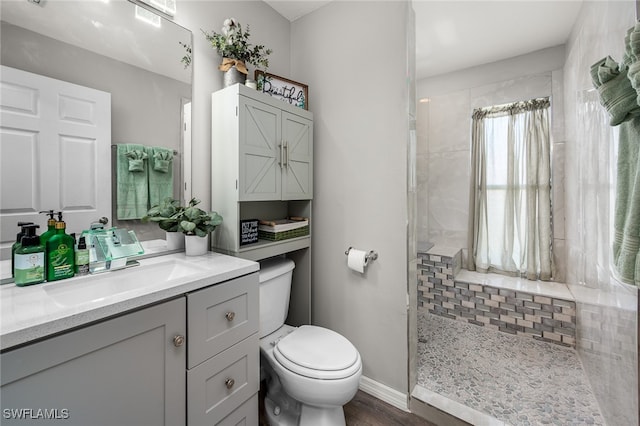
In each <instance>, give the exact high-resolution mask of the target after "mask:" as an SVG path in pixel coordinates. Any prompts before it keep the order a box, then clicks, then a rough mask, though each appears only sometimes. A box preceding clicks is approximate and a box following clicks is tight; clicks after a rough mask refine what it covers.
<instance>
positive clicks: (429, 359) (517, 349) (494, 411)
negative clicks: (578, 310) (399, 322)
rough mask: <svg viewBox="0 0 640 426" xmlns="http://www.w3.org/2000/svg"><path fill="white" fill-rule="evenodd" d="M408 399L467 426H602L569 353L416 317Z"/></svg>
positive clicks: (581, 373) (433, 318)
mask: <svg viewBox="0 0 640 426" xmlns="http://www.w3.org/2000/svg"><path fill="white" fill-rule="evenodd" d="M417 364H418V374H417V378H418V380H417V385H416V387H415V389H414V390H413V392H412V395H411V396H412V397H413V398H415V399H417V400H419V401H422V402H424V403H426V404H429V405H431V406H433V407H435V408H437V409H439V410H441V411H444V412H446V413H448V414H450V415H453V416H455V417H457V418H459V419H461V420H463V421H465V422H467V423H470V424H473V425H487V426H493V425H511V426H527V425H546V424H548V425H604V424H605V423H604V420H603V418H602V415H601V414H600V410H599V407H598V404H597V402H596V399H595V397H594V395H593V392H592V390H591V386H590V384H589V381H588V380H587V377H586V375H585V373H584V371H583V368H582V364H581V362H580V359H579V358H578V355H577V353H576V351H575V350H573V349H571V348H566V347H563V346H560V345H555V344H552V343H547V342H542V341H538V340H535V339H532V338H525V337H521V336H514V335H510V334H506V333H501V332H498V331H495V330H491V329H485V328H483V327H479V326H476V325H473V324H466V323H464V322H462V321H456V320H451V319H448V318H443V317H440V316H437V315H433V314H430V313H427V312H419V313H418V356H417Z"/></svg>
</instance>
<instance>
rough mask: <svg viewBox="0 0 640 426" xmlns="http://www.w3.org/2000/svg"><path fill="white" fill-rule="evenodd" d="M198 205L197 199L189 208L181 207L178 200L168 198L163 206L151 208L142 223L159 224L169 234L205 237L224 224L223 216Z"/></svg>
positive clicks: (193, 200) (194, 199) (192, 201)
mask: <svg viewBox="0 0 640 426" xmlns="http://www.w3.org/2000/svg"><path fill="white" fill-rule="evenodd" d="M198 204H200V200H199V199H197V198H192V199H191V201H189V205H188V206H187V207H183V206H180V202H179V201H178V200H173V199H171V198H166V199H165V200H164V201H163V202H162V203H161V204H159V205H157V206H153V207H151V208H150V209H149V211H147V215H146V216H145V217H143V218H142V221H143V222H157V223H158V226H160V228H161V229H164V230H165V231H167V232H182V233H183V234H186V235H198V236H200V237H205V236H207V234H210V233H211V232H213V231H214V230H215V229H216V226H218V225H220V224H221V223H222V216H220V215H219V214H218V213H217V212H206V211H204V210H202V209H200V208H198V207H196V206H197V205H198Z"/></svg>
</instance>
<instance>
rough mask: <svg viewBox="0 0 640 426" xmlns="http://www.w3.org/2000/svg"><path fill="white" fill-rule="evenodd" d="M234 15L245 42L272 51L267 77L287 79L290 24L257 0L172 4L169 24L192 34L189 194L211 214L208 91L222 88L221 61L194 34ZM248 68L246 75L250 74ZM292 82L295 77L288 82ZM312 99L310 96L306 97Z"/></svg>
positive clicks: (219, 25)
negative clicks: (173, 10)
mask: <svg viewBox="0 0 640 426" xmlns="http://www.w3.org/2000/svg"><path fill="white" fill-rule="evenodd" d="M229 17H234V18H236V19H237V20H238V21H240V23H241V24H242V25H243V28H245V29H246V25H247V24H249V25H250V28H251V38H250V41H251V42H252V43H253V44H256V43H258V44H263V45H265V46H266V47H268V48H271V49H273V53H272V54H271V56H269V69H268V71H269V72H270V73H273V74H276V75H280V76H283V77H285V76H290V72H289V71H290V66H289V60H290V53H289V50H290V46H289V44H290V34H289V31H290V24H289V21H288V20H287V19H285V18H284V17H282V16H281V15H280V14H278V13H277V12H276V11H275V10H273V9H272V8H271V7H270V6H269V5H267V4H266V3H265V2H263V1H201V0H185V1H182V0H181V1H179V2H178V11H177V13H176V16H175V22H177V23H178V24H180V25H182V26H184V27H185V28H187V29H189V30H191V31H192V32H193V40H194V45H193V57H194V61H193V67H194V68H193V125H192V138H193V142H192V143H193V146H192V149H193V153H192V193H193V196H195V197H197V198H199V199H200V200H202V206H203V208H209V207H210V208H211V209H213V210H216V205H215V200H213V201H212V200H211V93H212V92H215V91H216V90H220V89H222V73H221V72H220V71H219V70H218V65H220V62H221V58H220V57H219V56H218V54H217V52H216V51H215V50H214V49H213V48H212V47H211V45H210V44H209V43H208V42H207V40H206V39H205V37H204V35H203V34H202V32H201V31H200V30H201V29H202V30H205V31H208V32H211V31H216V32H220V30H221V28H222V22H223V21H224V20H225V19H226V18H229ZM253 71H254V69H253V67H249V74H250V75H251V76H253ZM293 79H294V80H295V78H293ZM312 96H313V95H312Z"/></svg>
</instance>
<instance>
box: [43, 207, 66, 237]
mask: <svg viewBox="0 0 640 426" xmlns="http://www.w3.org/2000/svg"><path fill="white" fill-rule="evenodd" d="M40 214H48V215H49V220H47V230H46V231H44V232H43V233H42V234H40V243H42V245H43V246H46V244H47V241H48V240H49V238H51V237H53V236H54V235H55V234H56V220H55V218H54V215H55V214H56V212H54V211H53V210H43V211H41V212H40ZM58 217H59V218H60V220H62V212H58Z"/></svg>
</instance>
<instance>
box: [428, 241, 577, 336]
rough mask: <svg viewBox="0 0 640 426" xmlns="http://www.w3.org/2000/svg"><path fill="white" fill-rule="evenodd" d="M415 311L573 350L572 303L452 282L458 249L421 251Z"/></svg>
mask: <svg viewBox="0 0 640 426" xmlns="http://www.w3.org/2000/svg"><path fill="white" fill-rule="evenodd" d="M418 256H419V258H420V259H421V264H418V309H419V310H420V309H422V310H425V311H428V312H431V313H432V314H435V315H439V316H442V317H445V318H450V319H455V320H461V321H464V322H468V323H470V324H475V325H478V326H483V327H487V328H492V329H495V330H499V331H502V332H505V333H510V334H517V335H523V336H527V337H533V338H534V339H537V340H542V341H546V342H550V343H556V344H559V345H563V346H569V347H572V348H575V346H576V303H575V302H574V301H573V300H565V299H558V298H552V297H547V296H540V295H536V294H531V293H526V292H521V291H514V290H509V289H502V288H497V287H492V286H489V285H485V284H475V283H470V282H463V281H458V280H456V279H455V276H456V274H457V273H458V271H459V270H460V266H461V263H462V262H461V260H462V251H458V252H457V253H456V254H455V255H453V256H442V255H437V254H433V253H420V254H419V255H418Z"/></svg>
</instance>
